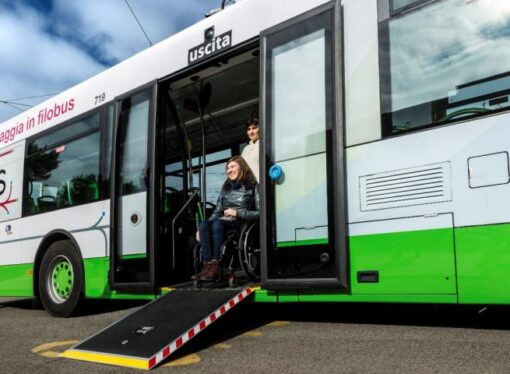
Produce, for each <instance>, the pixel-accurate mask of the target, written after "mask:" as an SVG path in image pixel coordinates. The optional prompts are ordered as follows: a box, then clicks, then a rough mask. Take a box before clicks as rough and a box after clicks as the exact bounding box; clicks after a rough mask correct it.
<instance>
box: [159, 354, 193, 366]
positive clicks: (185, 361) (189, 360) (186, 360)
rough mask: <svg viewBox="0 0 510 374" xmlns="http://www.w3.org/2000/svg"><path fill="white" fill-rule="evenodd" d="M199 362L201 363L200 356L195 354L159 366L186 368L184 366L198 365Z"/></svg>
mask: <svg viewBox="0 0 510 374" xmlns="http://www.w3.org/2000/svg"><path fill="white" fill-rule="evenodd" d="M200 361H202V358H200V356H199V355H197V354H196V353H192V354H190V355H187V356H184V357H181V358H179V359H178V360H175V361H171V362H169V363H167V364H164V365H161V366H169V367H173V366H186V365H193V364H198V363H199V362H200Z"/></svg>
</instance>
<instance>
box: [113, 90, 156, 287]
mask: <svg viewBox="0 0 510 374" xmlns="http://www.w3.org/2000/svg"><path fill="white" fill-rule="evenodd" d="M144 91H147V92H148V91H150V106H149V119H148V129H147V131H148V133H147V161H146V172H147V174H146V186H147V197H146V207H145V216H146V217H142V224H145V230H146V239H145V242H146V253H147V256H148V279H147V280H144V281H135V280H132V281H117V280H116V277H115V271H116V266H117V265H118V263H119V260H118V257H117V253H118V252H119V251H120V250H121V248H120V247H119V245H118V242H119V240H118V235H120V229H121V225H122V220H121V219H120V217H118V215H119V205H120V204H119V200H120V198H121V197H122V196H119V195H120V194H119V191H120V187H119V186H118V182H119V163H120V160H119V156H120V155H119V142H118V137H119V126H120V123H121V122H120V114H121V110H122V102H123V101H124V100H126V99H129V98H131V97H133V96H135V95H137V94H140V93H143V92H144ZM157 102H158V82H157V81H153V82H150V83H148V84H146V85H144V86H141V87H139V88H136V89H134V90H132V91H130V92H128V93H126V94H123V95H121V96H118V97H116V98H115V121H114V130H113V136H112V152H111V157H112V158H111V173H110V176H111V177H110V178H111V179H110V271H109V285H110V288H111V289H112V290H119V291H128V292H143V293H146V292H150V293H155V291H156V289H155V287H156V283H155V282H156V281H155V279H156V274H155V269H156V266H155V243H156V237H155V233H156V230H155V223H156V222H157V220H156V214H157V212H156V204H155V202H156V193H157V179H158V178H157V176H156V175H155V172H156V168H155V167H154V166H155V163H156V119H157Z"/></svg>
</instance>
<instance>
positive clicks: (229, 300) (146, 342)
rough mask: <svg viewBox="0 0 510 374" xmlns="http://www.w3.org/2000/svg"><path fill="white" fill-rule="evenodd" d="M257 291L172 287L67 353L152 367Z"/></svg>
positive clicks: (108, 361) (66, 353)
mask: <svg viewBox="0 0 510 374" xmlns="http://www.w3.org/2000/svg"><path fill="white" fill-rule="evenodd" d="M252 292H253V289H251V288H249V287H247V288H243V289H229V290H225V289H223V290H211V289H187V290H183V289H181V290H175V291H172V292H170V293H168V294H166V295H164V296H162V297H160V298H159V299H157V300H154V301H152V302H151V303H149V304H147V305H146V306H144V307H142V308H141V309H139V310H137V311H136V312H135V313H133V314H131V315H130V316H128V317H126V318H124V319H122V320H120V321H118V322H116V323H114V324H113V325H111V326H110V327H107V328H106V329H104V330H102V331H100V332H99V333H97V334H96V335H94V336H92V337H90V338H88V339H87V340H85V341H83V342H81V343H80V344H78V345H76V346H75V347H73V348H71V349H69V350H67V351H65V352H64V353H62V355H61V356H62V357H66V358H71V359H76V360H84V361H91V362H98V363H102V364H110V365H119V366H126V367H134V368H139V369H147V370H148V369H152V368H153V367H155V366H156V365H158V364H159V363H161V362H162V361H163V360H164V359H166V358H167V357H168V356H170V355H171V354H172V353H174V352H175V351H177V350H178V349H179V348H180V347H182V346H183V345H184V344H185V343H187V342H188V341H189V340H191V339H192V338H193V337H195V336H196V335H198V334H199V333H200V332H202V331H203V330H205V329H206V328H207V327H208V326H209V325H211V324H212V323H213V322H215V321H216V320H217V319H219V318H220V317H221V316H223V315H224V314H225V313H227V312H228V311H229V310H230V309H232V308H233V307H234V306H236V305H237V304H238V303H240V302H241V301H243V300H245V299H246V298H247V297H248V296H249V295H251V294H252Z"/></svg>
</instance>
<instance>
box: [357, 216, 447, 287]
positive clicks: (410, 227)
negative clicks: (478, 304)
mask: <svg viewBox="0 0 510 374" xmlns="http://www.w3.org/2000/svg"><path fill="white" fill-rule="evenodd" d="M376 226H377V227H376ZM350 227H351V235H352V234H357V233H362V232H363V231H365V232H367V233H370V232H372V233H373V232H379V233H378V234H366V235H353V236H351V237H350V241H349V244H350V259H351V285H352V294H353V295H355V294H409V295H411V294H428V295H432V294H456V293H457V290H456V282H455V251H454V237H453V222H452V215H450V214H441V215H438V216H435V217H415V218H405V219H394V220H387V221H378V222H367V223H360V224H351V225H350ZM397 230H398V231H397Z"/></svg>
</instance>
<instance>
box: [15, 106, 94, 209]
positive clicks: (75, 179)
mask: <svg viewBox="0 0 510 374" xmlns="http://www.w3.org/2000/svg"><path fill="white" fill-rule="evenodd" d="M94 118H96V120H97V121H99V116H98V115H96V116H94ZM85 122H88V121H85ZM82 123H84V121H80V122H78V123H77V124H78V125H76V127H75V124H73V125H69V126H66V127H65V128H62V129H61V130H57V131H55V132H53V133H51V134H49V135H45V136H44V137H43V138H38V139H36V140H34V141H32V142H31V143H30V144H29V155H28V157H27V160H26V172H25V191H26V198H25V199H24V201H25V204H24V207H23V209H24V210H23V214H24V215H31V214H35V213H43V212H49V211H52V210H55V209H59V208H65V207H69V206H74V205H79V204H83V203H87V202H91V201H96V200H99V186H98V177H99V139H100V134H99V131H94V132H92V133H90V132H87V133H86V134H85V135H84V136H80V135H78V137H76V136H75V137H73V138H71V139H69V137H68V135H69V134H72V133H73V131H72V129H73V128H74V129H77V128H78V129H81V127H80V125H79V124H82ZM98 123H99V122H97V126H98ZM97 128H98V127H97Z"/></svg>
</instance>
